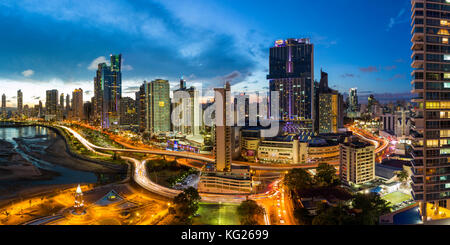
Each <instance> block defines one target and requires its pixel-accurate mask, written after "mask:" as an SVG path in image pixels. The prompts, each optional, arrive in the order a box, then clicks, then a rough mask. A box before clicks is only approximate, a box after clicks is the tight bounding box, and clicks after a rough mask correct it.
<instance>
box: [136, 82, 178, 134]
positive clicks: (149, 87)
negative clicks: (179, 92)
mask: <svg viewBox="0 0 450 245" xmlns="http://www.w3.org/2000/svg"><path fill="white" fill-rule="evenodd" d="M139 93H140V103H139V105H140V106H139V108H138V110H139V126H140V130H141V131H144V132H150V133H158V132H169V131H170V126H171V125H170V120H171V118H170V84H169V81H167V80H162V79H157V80H154V81H152V82H150V83H148V82H147V81H144V84H142V86H141V87H140V90H139Z"/></svg>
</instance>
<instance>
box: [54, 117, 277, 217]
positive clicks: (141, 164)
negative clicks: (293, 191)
mask: <svg viewBox="0 0 450 245" xmlns="http://www.w3.org/2000/svg"><path fill="white" fill-rule="evenodd" d="M60 127H61V128H63V129H65V130H67V131H68V132H69V133H71V134H72V135H73V136H74V137H75V138H76V139H77V140H78V141H80V143H81V144H83V145H84V146H85V147H86V148H87V149H88V150H90V151H92V152H94V153H96V154H99V155H103V156H110V155H109V154H106V153H102V152H99V151H113V152H134V153H148V154H155V155H161V154H162V155H169V156H175V157H180V158H188V159H194V160H200V161H208V162H214V159H211V158H208V157H203V156H195V155H192V154H185V153H181V152H166V151H159V150H136V149H117V148H106V147H100V146H96V145H94V144H92V143H91V142H89V141H88V140H86V139H85V138H83V137H82V136H81V135H80V134H79V133H78V132H76V131H75V130H73V129H71V128H69V127H66V126H60ZM121 158H122V159H124V160H127V161H129V162H131V163H132V164H133V169H134V171H133V176H132V178H133V180H134V181H135V182H136V183H137V184H138V185H139V186H141V187H142V188H144V189H146V190H147V191H150V192H152V193H156V194H158V195H161V196H164V197H168V198H174V197H175V196H177V195H178V194H179V193H181V191H180V190H174V189H170V188H167V187H164V186H161V185H158V184H156V183H154V182H153V181H151V179H150V177H149V175H148V173H147V168H146V167H145V166H146V162H147V160H144V161H139V160H137V159H134V158H131V157H125V156H121ZM276 193H277V191H267V192H266V193H260V194H253V195H248V196H247V195H220V194H208V193H200V196H201V198H202V202H210V203H241V202H242V201H245V200H246V199H247V198H248V199H252V200H260V199H265V198H272V197H273V196H274V195H275V194H276ZM264 216H265V217H264V220H265V221H266V224H269V223H267V221H268V220H269V219H268V217H267V212H265V215H264Z"/></svg>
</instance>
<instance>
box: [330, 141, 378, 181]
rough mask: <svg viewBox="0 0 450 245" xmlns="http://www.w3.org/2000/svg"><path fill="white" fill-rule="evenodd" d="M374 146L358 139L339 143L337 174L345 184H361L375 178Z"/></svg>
mask: <svg viewBox="0 0 450 245" xmlns="http://www.w3.org/2000/svg"><path fill="white" fill-rule="evenodd" d="M374 150H375V146H374V145H372V144H370V143H366V142H360V141H352V142H347V143H342V144H341V145H340V161H339V162H340V163H339V166H340V169H339V175H340V177H341V180H342V182H344V183H346V184H363V183H366V182H369V181H371V180H373V179H375V154H374Z"/></svg>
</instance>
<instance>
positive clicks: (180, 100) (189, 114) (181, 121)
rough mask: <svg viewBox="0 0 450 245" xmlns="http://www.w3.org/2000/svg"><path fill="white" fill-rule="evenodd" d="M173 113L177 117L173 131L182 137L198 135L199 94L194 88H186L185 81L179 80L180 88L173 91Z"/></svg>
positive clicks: (199, 119) (199, 122) (199, 121)
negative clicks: (182, 135)
mask: <svg viewBox="0 0 450 245" xmlns="http://www.w3.org/2000/svg"><path fill="white" fill-rule="evenodd" d="M173 103H174V105H173V108H174V110H173V113H175V115H177V117H176V118H175V120H174V121H173V122H172V123H173V131H175V132H178V133H182V134H184V135H199V134H200V125H201V120H202V119H201V118H200V117H201V112H200V110H201V107H200V106H201V105H200V101H199V92H198V90H197V89H196V88H195V87H190V88H186V80H184V79H183V78H182V79H180V88H179V89H177V90H175V91H174V102H173Z"/></svg>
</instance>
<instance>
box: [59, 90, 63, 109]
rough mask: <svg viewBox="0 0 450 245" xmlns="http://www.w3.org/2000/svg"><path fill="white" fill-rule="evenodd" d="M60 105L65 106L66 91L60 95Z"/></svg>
mask: <svg viewBox="0 0 450 245" xmlns="http://www.w3.org/2000/svg"><path fill="white" fill-rule="evenodd" d="M59 105H60V106H61V107H62V108H64V93H61V95H59Z"/></svg>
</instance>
